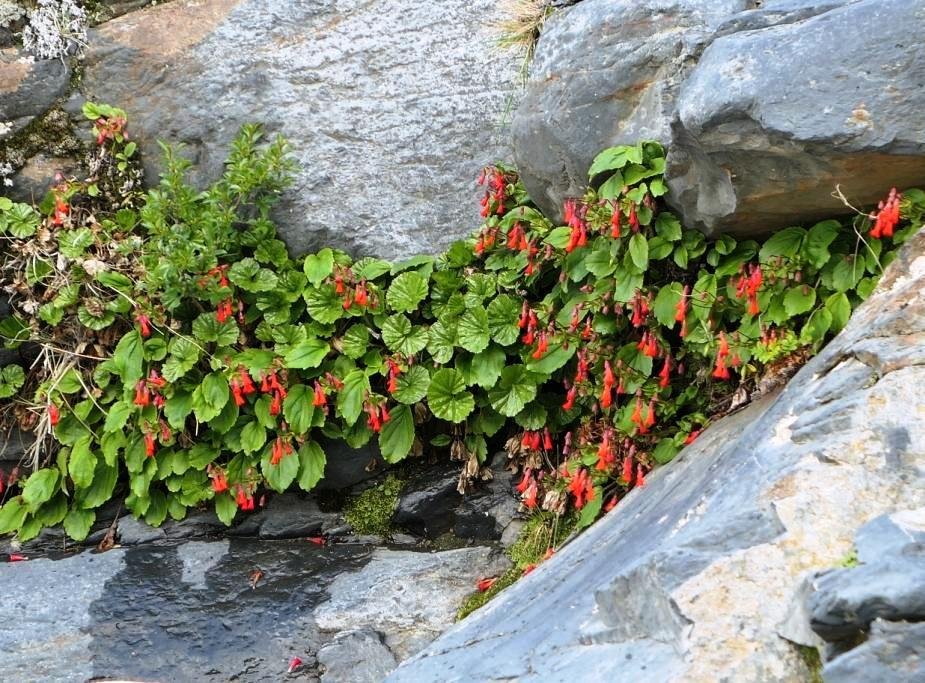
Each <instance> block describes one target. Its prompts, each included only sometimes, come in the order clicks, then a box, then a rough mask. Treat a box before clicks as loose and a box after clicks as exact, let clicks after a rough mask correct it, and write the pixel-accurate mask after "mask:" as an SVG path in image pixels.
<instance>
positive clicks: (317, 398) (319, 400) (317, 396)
mask: <svg viewBox="0 0 925 683" xmlns="http://www.w3.org/2000/svg"><path fill="white" fill-rule="evenodd" d="M326 405H328V395H327V394H326V393H324V387H322V386H321V382H319V381H318V380H317V379H316V380H315V393H314V396H313V397H312V406H314V407H315V408H324V407H325V406H326Z"/></svg>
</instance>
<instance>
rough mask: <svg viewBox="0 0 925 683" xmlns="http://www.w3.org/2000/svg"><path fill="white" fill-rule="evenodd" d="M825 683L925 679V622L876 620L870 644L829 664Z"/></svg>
mask: <svg viewBox="0 0 925 683" xmlns="http://www.w3.org/2000/svg"><path fill="white" fill-rule="evenodd" d="M822 678H823V680H825V683H858V682H859V681H877V683H911V682H912V681H923V680H925V623H918V624H909V623H906V622H900V623H890V622H884V621H879V620H878V621H875V622H874V624H873V628H872V629H871V634H870V638H868V640H867V642H865V643H863V644H862V645H859V646H858V647H856V648H854V649H853V650H851V651H849V652H847V653H846V654H843V655H841V656H840V657H837V658H836V659H834V660H832V661H831V662H829V663H827V664H826V665H825V666H824V667H823V669H822Z"/></svg>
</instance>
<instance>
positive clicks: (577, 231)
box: [565, 199, 588, 253]
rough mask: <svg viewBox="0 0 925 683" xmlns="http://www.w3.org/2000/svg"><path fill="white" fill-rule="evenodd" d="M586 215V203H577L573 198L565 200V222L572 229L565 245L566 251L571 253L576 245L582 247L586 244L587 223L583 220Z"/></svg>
mask: <svg viewBox="0 0 925 683" xmlns="http://www.w3.org/2000/svg"><path fill="white" fill-rule="evenodd" d="M587 215H588V207H587V205H585V204H579V203H578V202H577V201H576V200H574V199H569V200H566V202H565V223H566V225H568V226H569V227H570V228H571V229H572V232H571V234H570V235H569V240H568V244H567V245H566V246H565V251H566V252H567V253H572V252H573V251H575V249H577V248H578V247H583V246H586V245H587V244H588V224H587V222H586V221H585V218H586V217H587Z"/></svg>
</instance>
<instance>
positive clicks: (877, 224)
mask: <svg viewBox="0 0 925 683" xmlns="http://www.w3.org/2000/svg"><path fill="white" fill-rule="evenodd" d="M901 199H902V195H901V194H899V193H897V192H896V188H895V187H894V188H892V189H891V190H890V194H889V196H888V197H887V198H886V201H885V202H880V204H878V205H877V211H875V212H874V213H871V214H870V220H872V221H873V222H874V227H873V228H871V231H870V236H871V237H873V238H874V239H880V238H881V237H892V236H893V229H894V228H895V227H896V225H897V224H898V223H899V218H900V216H899V202H900V200H901Z"/></svg>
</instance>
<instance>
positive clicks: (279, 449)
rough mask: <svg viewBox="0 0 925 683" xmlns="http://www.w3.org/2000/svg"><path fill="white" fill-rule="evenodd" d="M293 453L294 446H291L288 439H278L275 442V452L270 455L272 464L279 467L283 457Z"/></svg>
mask: <svg viewBox="0 0 925 683" xmlns="http://www.w3.org/2000/svg"><path fill="white" fill-rule="evenodd" d="M291 453H292V444H290V443H289V441H288V440H287V439H283V437H281V436H278V437H276V441H275V442H273V451H272V454H271V455H270V464H271V465H278V464H279V461H280V460H282V459H283V457H285V456H287V455H289V454H291Z"/></svg>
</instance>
